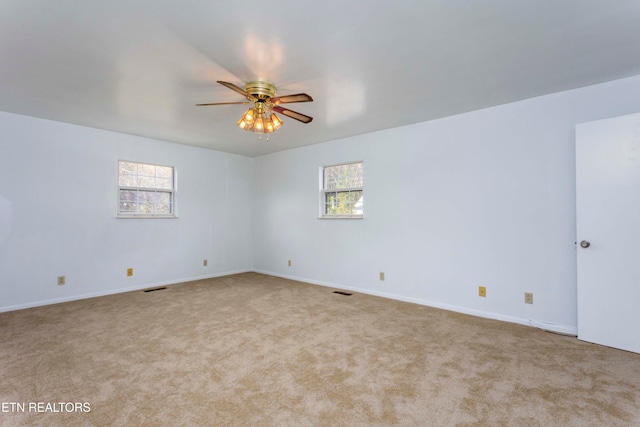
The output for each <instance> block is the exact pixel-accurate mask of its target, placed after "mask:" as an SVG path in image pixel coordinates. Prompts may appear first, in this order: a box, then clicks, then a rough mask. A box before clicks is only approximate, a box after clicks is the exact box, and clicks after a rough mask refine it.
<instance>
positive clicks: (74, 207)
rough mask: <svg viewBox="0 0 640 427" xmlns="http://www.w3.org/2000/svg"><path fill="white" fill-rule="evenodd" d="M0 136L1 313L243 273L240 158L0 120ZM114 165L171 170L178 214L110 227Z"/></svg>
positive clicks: (244, 205)
mask: <svg viewBox="0 0 640 427" xmlns="http://www.w3.org/2000/svg"><path fill="white" fill-rule="evenodd" d="M0 129H1V132H0V311H6V310H11V309H16V308H22V307H29V306H33V305H40V304H44V303H50V302H57V301H64V300H71V299H77V298H82V297H87V296H92V295H102V294H107V293H113V292H117V291H122V290H130V289H137V288H143V287H149V286H155V285H159V284H167V283H175V282H179V281H185V280H192V279H197V278H201V277H210V276H215V275H222V274H227V273H233V272H238V271H247V270H251V268H252V260H251V244H252V243H251V239H252V237H251V209H252V207H251V203H252V200H251V191H252V190H251V174H252V160H251V159H249V158H246V157H242V156H236V155H231V154H225V153H220V152H216V151H212V150H205V149H200V148H195V147H189V146H185V145H178V144H172V143H168V142H163V141H158V140H152V139H147V138H140V137H135V136H130V135H124V134H118V133H114V132H108V131H103V130H97V129H92V128H86V127H81V126H75V125H71V124H65V123H59V122H53V121H47V120H42V119H35V118H31V117H25V116H19V115H14V114H8V113H0ZM119 159H121V160H132V161H139V162H148V163H156V164H163V165H172V166H175V167H176V170H177V174H178V191H177V207H178V214H179V218H177V219H116V218H115V213H116V199H117V191H116V186H117V161H118V160H119ZM203 259H208V261H209V265H208V267H203V265H202V261H203ZM128 267H133V268H134V276H133V277H126V269H127V268H128ZM59 275H65V276H66V281H67V283H66V285H64V286H58V285H57V276H59Z"/></svg>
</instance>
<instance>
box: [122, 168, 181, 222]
mask: <svg viewBox="0 0 640 427" xmlns="http://www.w3.org/2000/svg"><path fill="white" fill-rule="evenodd" d="M120 162H130V163H139V164H145V165H151V166H162V167H167V168H171V169H173V188H172V189H171V190H169V189H166V188H161V189H158V188H147V187H130V186H121V185H120ZM116 177H117V180H118V186H117V188H116V191H117V194H116V218H117V219H151V218H153V219H158V218H164V219H177V218H178V211H177V206H178V205H177V203H176V199H177V197H178V196H177V193H178V171H177V169H176V167H175V166H169V165H160V164H157V163H148V162H140V161H135V160H124V159H118V162H117V166H116ZM120 190H143V191H150V190H154V191H159V192H161V193H171V213H168V214H155V215H148V214H144V215H141V214H135V213H134V214H124V213H120Z"/></svg>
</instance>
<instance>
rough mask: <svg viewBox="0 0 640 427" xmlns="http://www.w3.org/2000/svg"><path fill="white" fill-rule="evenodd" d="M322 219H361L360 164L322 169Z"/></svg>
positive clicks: (362, 199) (362, 211) (362, 198)
mask: <svg viewBox="0 0 640 427" xmlns="http://www.w3.org/2000/svg"><path fill="white" fill-rule="evenodd" d="M321 179H322V186H321V187H322V199H321V210H322V218H362V215H363V214H364V210H363V206H364V193H363V187H362V162H356V163H347V164H343V165H335V166H325V167H323V168H322V178H321Z"/></svg>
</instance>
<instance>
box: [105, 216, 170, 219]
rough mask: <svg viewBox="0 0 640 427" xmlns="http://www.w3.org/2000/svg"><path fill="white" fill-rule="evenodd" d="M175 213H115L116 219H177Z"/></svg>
mask: <svg viewBox="0 0 640 427" xmlns="http://www.w3.org/2000/svg"><path fill="white" fill-rule="evenodd" d="M177 218H178V216H176V215H116V219H177Z"/></svg>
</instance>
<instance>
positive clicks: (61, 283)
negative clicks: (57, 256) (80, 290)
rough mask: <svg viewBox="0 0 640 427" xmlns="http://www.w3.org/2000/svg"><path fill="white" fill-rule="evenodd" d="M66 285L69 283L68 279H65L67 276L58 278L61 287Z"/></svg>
mask: <svg viewBox="0 0 640 427" xmlns="http://www.w3.org/2000/svg"><path fill="white" fill-rule="evenodd" d="M65 283H67V279H66V277H65V276H58V285H59V286H62V285H64V284H65Z"/></svg>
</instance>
